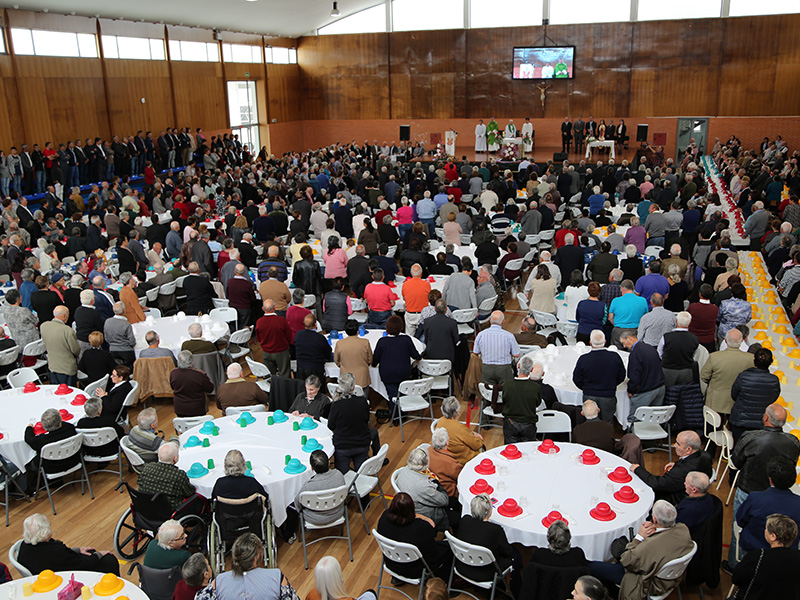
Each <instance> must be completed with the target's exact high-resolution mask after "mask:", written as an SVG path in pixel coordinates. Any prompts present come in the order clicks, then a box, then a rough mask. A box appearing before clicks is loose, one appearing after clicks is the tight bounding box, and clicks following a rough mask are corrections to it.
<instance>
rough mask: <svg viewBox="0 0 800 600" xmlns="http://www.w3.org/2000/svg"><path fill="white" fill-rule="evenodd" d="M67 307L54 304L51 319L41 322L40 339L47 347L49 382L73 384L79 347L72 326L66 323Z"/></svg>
mask: <svg viewBox="0 0 800 600" xmlns="http://www.w3.org/2000/svg"><path fill="white" fill-rule="evenodd" d="M68 319H69V309H68V308H67V307H66V306H63V305H61V306H56V307H55V309H54V310H53V320H52V321H47V322H45V323H42V326H41V328H40V330H41V333H42V341H43V342H44V345H45V348H46V349H47V367H48V369H49V371H50V383H53V384H59V383H66V384H67V385H75V384H76V383H77V374H78V355H79V354H80V352H81V347H80V346H79V345H78V338H77V337H76V335H75V331H73V329H72V327H69V326H68V325H67V320H68Z"/></svg>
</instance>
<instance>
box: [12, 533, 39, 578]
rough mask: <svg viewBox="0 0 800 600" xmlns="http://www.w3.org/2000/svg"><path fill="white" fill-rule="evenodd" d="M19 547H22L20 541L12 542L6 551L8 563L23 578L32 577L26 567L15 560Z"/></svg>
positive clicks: (17, 556)
mask: <svg viewBox="0 0 800 600" xmlns="http://www.w3.org/2000/svg"><path fill="white" fill-rule="evenodd" d="M20 546H22V540H17V541H16V542H14V544H13V545H12V546H11V548H9V549H8V562H10V563H11V564H12V565H13V566H14V568H15V569H16V570H17V571H19V574H20V575H22V576H23V577H33V573H31V572H30V571H29V570H28V569H27V568H26V567H24V566H22V563H20V562H19V560H17V559H18V558H19V547H20Z"/></svg>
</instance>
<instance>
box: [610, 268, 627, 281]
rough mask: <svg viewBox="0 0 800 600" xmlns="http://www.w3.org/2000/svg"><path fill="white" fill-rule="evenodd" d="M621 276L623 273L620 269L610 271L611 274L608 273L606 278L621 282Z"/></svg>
mask: <svg viewBox="0 0 800 600" xmlns="http://www.w3.org/2000/svg"><path fill="white" fill-rule="evenodd" d="M623 276H624V273H623V272H622V269H611V273H609V276H608V278H609V279H610V280H611V281H622V277H623Z"/></svg>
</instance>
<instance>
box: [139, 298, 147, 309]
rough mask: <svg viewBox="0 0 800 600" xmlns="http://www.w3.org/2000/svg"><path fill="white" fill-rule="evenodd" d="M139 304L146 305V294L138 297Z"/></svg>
mask: <svg viewBox="0 0 800 600" xmlns="http://www.w3.org/2000/svg"><path fill="white" fill-rule="evenodd" d="M139 306H141V307H142V308H144V307H145V306H147V295H144V296H142V297H141V298H139Z"/></svg>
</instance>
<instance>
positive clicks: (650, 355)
mask: <svg viewBox="0 0 800 600" xmlns="http://www.w3.org/2000/svg"><path fill="white" fill-rule="evenodd" d="M619 340H620V342H622V345H623V346H624V347H625V349H626V350H628V351H629V352H630V356H629V357H628V396H629V397H630V399H631V410H630V413H629V414H628V422H629V423H633V421H634V420H635V419H634V415H635V414H636V409H637V408H639V407H640V406H661V405H663V404H664V394H665V392H666V387H665V383H664V382H665V380H664V371H663V370H662V369H661V357H660V356H659V355H658V350H656V349H655V348H654V347H653V346H650V345H649V344H645V343H643V342H642V343H640V342H639V339H638V338H637V336H636V331H633V330H631V329H626V330H625V331H623V332H622V334H621V335H620V336H619Z"/></svg>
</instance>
